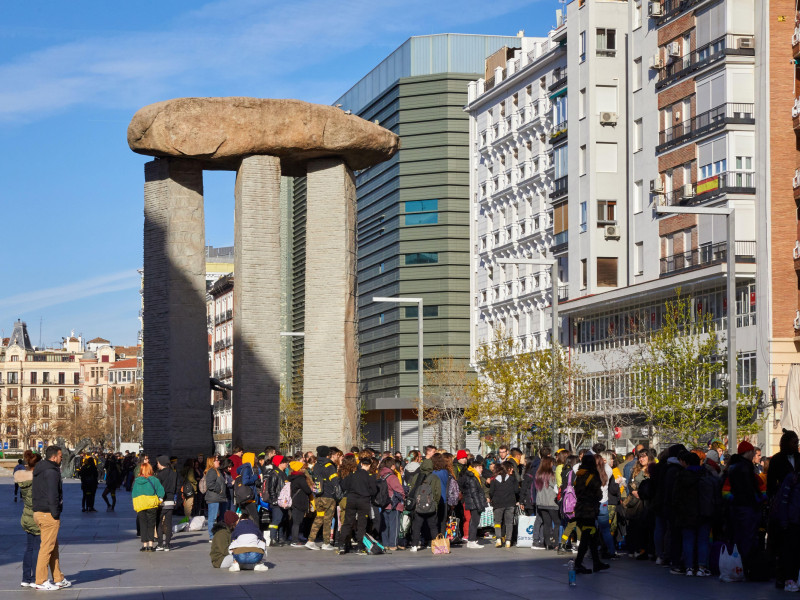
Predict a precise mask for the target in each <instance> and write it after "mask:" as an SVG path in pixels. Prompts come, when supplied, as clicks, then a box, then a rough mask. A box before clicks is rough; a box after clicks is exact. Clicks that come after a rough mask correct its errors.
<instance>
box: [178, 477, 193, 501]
mask: <svg viewBox="0 0 800 600" xmlns="http://www.w3.org/2000/svg"><path fill="white" fill-rule="evenodd" d="M181 495H182V496H183V499H184V500H188V499H189V498H194V488H193V487H192V483H191V482H190V481H184V482H183V485H182V486H181Z"/></svg>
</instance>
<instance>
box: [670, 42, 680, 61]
mask: <svg viewBox="0 0 800 600" xmlns="http://www.w3.org/2000/svg"><path fill="white" fill-rule="evenodd" d="M667 54H669V55H670V56H671V57H675V58H677V57H679V56H680V55H681V44H680V42H670V43H669V44H667Z"/></svg>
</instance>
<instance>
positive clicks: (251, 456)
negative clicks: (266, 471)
mask: <svg viewBox="0 0 800 600" xmlns="http://www.w3.org/2000/svg"><path fill="white" fill-rule="evenodd" d="M245 463H250V466H251V467H254V466H256V453H255V452H245V453H244V454H242V464H245Z"/></svg>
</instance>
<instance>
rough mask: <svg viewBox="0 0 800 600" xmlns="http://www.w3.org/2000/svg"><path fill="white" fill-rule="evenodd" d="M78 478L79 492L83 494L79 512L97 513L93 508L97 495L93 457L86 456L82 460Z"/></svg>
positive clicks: (95, 464)
mask: <svg viewBox="0 0 800 600" xmlns="http://www.w3.org/2000/svg"><path fill="white" fill-rule="evenodd" d="M78 476H79V477H80V478H81V491H82V492H83V498H82V500H81V512H97V511H96V510H95V508H94V500H95V496H96V494H97V463H95V460H94V457H93V456H91V455H88V456H87V457H86V458H84V459H83V465H81V468H80V470H79V471H78Z"/></svg>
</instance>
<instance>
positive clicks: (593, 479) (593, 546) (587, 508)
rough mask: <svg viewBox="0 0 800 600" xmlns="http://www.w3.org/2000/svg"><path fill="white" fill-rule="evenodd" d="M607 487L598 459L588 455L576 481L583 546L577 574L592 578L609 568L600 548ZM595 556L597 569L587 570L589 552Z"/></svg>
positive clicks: (579, 556) (577, 511) (582, 463)
mask: <svg viewBox="0 0 800 600" xmlns="http://www.w3.org/2000/svg"><path fill="white" fill-rule="evenodd" d="M602 487H603V483H602V482H601V480H600V472H599V471H598V469H597V462H596V461H595V455H594V454H590V453H588V452H587V453H586V454H584V455H583V458H582V459H581V466H580V469H578V473H577V476H576V478H575V496H576V500H577V502H576V504H575V519H576V520H577V523H578V527H579V528H580V532H581V543H580V546H579V547H578V556H577V558H576V559H575V571H576V572H577V573H580V574H582V575H591V574H592V573H597V572H599V571H603V570H605V569H608V568H609V565H607V564H606V563H603V562H601V561H600V552H599V550H598V548H597V543H598V539H597V538H598V536H597V517H598V515H599V514H600V501H601V500H602V499H603V490H602ZM587 550H588V551H590V552H591V553H592V563H593V569H588V568H586V567H584V566H583V559H584V557H585V556H586V551H587Z"/></svg>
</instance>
